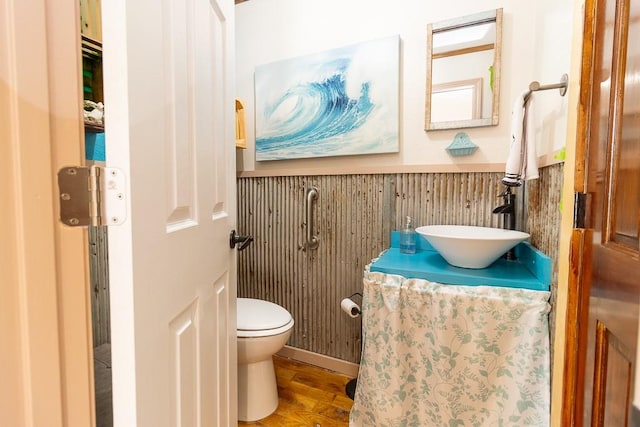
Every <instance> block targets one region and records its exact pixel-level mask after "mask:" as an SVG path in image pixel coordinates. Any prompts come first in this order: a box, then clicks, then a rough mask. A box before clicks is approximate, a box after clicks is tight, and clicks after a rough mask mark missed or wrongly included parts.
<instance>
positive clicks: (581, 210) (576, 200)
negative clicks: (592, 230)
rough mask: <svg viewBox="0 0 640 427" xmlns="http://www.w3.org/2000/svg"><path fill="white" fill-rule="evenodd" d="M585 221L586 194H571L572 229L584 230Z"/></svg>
mask: <svg viewBox="0 0 640 427" xmlns="http://www.w3.org/2000/svg"><path fill="white" fill-rule="evenodd" d="M586 219H587V194H586V193H579V192H575V193H574V194H573V228H585V225H586V224H585V223H586Z"/></svg>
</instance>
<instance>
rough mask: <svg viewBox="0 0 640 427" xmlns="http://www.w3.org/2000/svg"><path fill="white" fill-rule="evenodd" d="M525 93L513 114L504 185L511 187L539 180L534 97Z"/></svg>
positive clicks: (526, 91)
mask: <svg viewBox="0 0 640 427" xmlns="http://www.w3.org/2000/svg"><path fill="white" fill-rule="evenodd" d="M529 94H530V92H529V91H528V90H525V91H523V92H522V93H521V94H520V95H519V96H518V97H517V98H516V101H515V102H514V104H513V110H512V112H511V146H510V147H509V156H508V157H507V164H506V168H505V175H504V178H502V183H503V184H504V185H508V186H510V187H515V186H518V185H520V184H521V181H522V180H523V179H524V180H529V179H536V178H538V176H539V175H538V155H537V153H536V140H535V136H534V125H533V104H534V102H533V95H530V96H527V95H529Z"/></svg>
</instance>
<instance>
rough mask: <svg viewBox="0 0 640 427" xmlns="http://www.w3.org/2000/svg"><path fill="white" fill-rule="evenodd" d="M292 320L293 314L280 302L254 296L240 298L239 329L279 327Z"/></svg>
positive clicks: (255, 329)
mask: <svg viewBox="0 0 640 427" xmlns="http://www.w3.org/2000/svg"><path fill="white" fill-rule="evenodd" d="M291 321H292V317H291V314H290V313H289V312H288V311H287V310H286V309H284V308H283V307H280V306H279V305H278V304H274V303H272V302H269V301H263V300H259V299H253V298H238V330H239V331H264V330H269V329H277V328H280V327H282V326H285V325H287V324H288V323H289V322H291Z"/></svg>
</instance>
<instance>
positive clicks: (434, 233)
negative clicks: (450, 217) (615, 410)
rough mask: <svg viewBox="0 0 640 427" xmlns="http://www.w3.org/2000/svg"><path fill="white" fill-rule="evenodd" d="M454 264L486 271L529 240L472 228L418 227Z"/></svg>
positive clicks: (515, 234) (525, 236) (522, 235)
mask: <svg viewBox="0 0 640 427" xmlns="http://www.w3.org/2000/svg"><path fill="white" fill-rule="evenodd" d="M416 231H417V232H418V233H420V234H421V235H423V236H424V237H425V238H426V239H427V241H428V242H429V243H430V244H431V246H433V247H434V248H435V249H436V250H437V251H438V253H440V255H442V257H443V258H444V259H445V260H446V261H447V262H448V263H449V264H451V265H455V266H456V267H463V268H485V267H488V266H489V265H491V263H493V262H494V261H495V260H497V259H498V258H500V257H501V256H502V255H503V254H504V253H505V252H507V251H508V250H509V249H511V248H512V247H514V246H515V245H517V244H518V243H520V242H522V241H523V240H526V239H528V238H529V234H527V233H523V232H521V231H514V230H504V229H502V228H491V227H474V226H470V225H425V226H423V227H418V228H416Z"/></svg>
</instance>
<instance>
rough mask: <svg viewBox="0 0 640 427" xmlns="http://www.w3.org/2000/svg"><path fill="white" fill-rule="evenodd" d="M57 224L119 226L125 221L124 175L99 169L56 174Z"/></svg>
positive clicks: (81, 168) (64, 170)
mask: <svg viewBox="0 0 640 427" xmlns="http://www.w3.org/2000/svg"><path fill="white" fill-rule="evenodd" d="M58 189H59V190H60V221H61V222H62V223H63V224H66V225H68V226H71V227H83V226H89V225H91V226H98V225H120V224H122V223H123V222H124V220H125V219H126V218H127V197H126V194H125V179H124V173H123V172H122V171H121V170H119V169H116V168H105V167H101V166H95V165H93V166H89V167H85V166H69V167H64V168H62V169H60V170H59V171H58Z"/></svg>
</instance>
